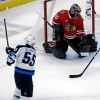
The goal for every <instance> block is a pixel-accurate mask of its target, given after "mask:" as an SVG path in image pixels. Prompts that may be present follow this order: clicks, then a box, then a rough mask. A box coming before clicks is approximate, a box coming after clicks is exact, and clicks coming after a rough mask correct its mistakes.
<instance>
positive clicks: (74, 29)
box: [52, 10, 84, 39]
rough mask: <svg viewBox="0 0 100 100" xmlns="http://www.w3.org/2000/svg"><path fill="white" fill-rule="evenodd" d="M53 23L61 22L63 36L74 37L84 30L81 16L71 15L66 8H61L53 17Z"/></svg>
mask: <svg viewBox="0 0 100 100" xmlns="http://www.w3.org/2000/svg"><path fill="white" fill-rule="evenodd" d="M52 23H53V25H54V24H61V25H62V26H63V32H64V37H65V38H67V39H74V38H75V37H77V36H80V34H81V33H82V32H83V31H84V25H83V18H82V17H81V15H80V16H78V17H71V16H70V14H69V11H68V10H61V11H59V12H58V13H57V14H56V15H55V16H54V17H53V22H52Z"/></svg>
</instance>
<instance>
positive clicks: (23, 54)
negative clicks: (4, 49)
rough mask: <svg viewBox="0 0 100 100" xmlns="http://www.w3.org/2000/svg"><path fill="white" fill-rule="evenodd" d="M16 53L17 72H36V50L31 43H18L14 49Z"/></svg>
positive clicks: (31, 73)
mask: <svg viewBox="0 0 100 100" xmlns="http://www.w3.org/2000/svg"><path fill="white" fill-rule="evenodd" d="M14 52H15V54H16V60H15V63H16V64H15V72H18V73H22V74H26V75H33V74H34V72H35V67H34V63H35V59H36V51H35V49H34V48H33V47H32V46H30V45H27V44H26V45H18V46H17V47H16V49H15V50H14Z"/></svg>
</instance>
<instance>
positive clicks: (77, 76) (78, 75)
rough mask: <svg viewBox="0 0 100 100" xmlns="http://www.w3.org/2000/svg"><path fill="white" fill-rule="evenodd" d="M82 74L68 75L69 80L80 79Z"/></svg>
mask: <svg viewBox="0 0 100 100" xmlns="http://www.w3.org/2000/svg"><path fill="white" fill-rule="evenodd" d="M81 76H82V74H77V75H69V78H79V77H81Z"/></svg>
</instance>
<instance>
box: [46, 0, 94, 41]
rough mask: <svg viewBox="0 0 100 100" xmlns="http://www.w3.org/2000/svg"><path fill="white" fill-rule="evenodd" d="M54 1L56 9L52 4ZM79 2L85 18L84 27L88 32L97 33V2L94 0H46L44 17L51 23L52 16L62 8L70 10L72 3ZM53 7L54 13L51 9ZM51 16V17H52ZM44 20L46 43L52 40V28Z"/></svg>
mask: <svg viewBox="0 0 100 100" xmlns="http://www.w3.org/2000/svg"><path fill="white" fill-rule="evenodd" d="M52 3H54V4H55V5H54V9H52V8H50V5H51V4H52ZM74 3H77V4H79V5H80V7H81V10H82V12H81V15H82V17H83V19H84V27H85V30H84V31H85V32H86V33H91V34H95V2H94V0H45V1H44V18H45V20H47V21H49V22H50V23H51V20H52V17H53V16H54V15H55V14H56V13H57V12H58V11H60V10H62V9H67V10H69V9H70V7H71V5H72V4H74ZM50 9H52V13H51V11H50ZM50 16H51V17H50ZM45 20H44V34H45V37H44V38H45V43H46V42H48V41H50V37H52V36H50V35H51V34H52V28H51V27H50V25H48V23H47V22H46V21H45Z"/></svg>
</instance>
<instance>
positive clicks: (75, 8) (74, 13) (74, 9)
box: [69, 4, 81, 17]
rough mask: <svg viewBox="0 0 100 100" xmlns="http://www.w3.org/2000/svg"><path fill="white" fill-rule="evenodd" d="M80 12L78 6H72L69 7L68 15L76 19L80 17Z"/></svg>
mask: <svg viewBox="0 0 100 100" xmlns="http://www.w3.org/2000/svg"><path fill="white" fill-rule="evenodd" d="M80 12H81V8H80V6H79V5H78V4H73V5H72V6H71V7H70V10H69V13H70V15H71V17H78V16H80Z"/></svg>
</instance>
